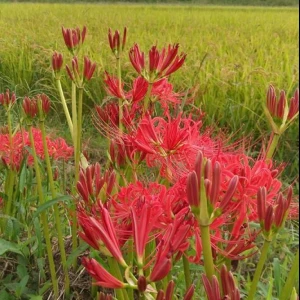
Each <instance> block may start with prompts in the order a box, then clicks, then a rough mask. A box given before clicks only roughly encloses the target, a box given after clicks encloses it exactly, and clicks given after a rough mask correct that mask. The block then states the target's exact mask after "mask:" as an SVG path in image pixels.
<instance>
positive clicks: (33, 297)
mask: <svg viewBox="0 0 300 300" xmlns="http://www.w3.org/2000/svg"><path fill="white" fill-rule="evenodd" d="M27 296H28V297H29V300H43V297H42V296H37V295H27Z"/></svg>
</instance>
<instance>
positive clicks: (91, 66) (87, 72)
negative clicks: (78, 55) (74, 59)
mask: <svg viewBox="0 0 300 300" xmlns="http://www.w3.org/2000/svg"><path fill="white" fill-rule="evenodd" d="M95 69H96V63H92V62H91V60H90V59H89V58H88V57H87V56H85V57H84V67H83V79H84V80H85V81H89V80H91V78H92V77H93V74H94V72H95Z"/></svg>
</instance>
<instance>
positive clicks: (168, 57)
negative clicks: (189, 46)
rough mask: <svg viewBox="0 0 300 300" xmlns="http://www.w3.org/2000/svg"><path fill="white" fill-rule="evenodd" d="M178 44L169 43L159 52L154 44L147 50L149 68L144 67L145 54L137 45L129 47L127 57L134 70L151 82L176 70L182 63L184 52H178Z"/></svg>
mask: <svg viewBox="0 0 300 300" xmlns="http://www.w3.org/2000/svg"><path fill="white" fill-rule="evenodd" d="M178 48H179V44H175V45H169V46H168V48H167V49H166V48H163V49H162V50H161V52H159V51H158V49H157V47H156V46H152V47H151V49H150V50H149V56H148V57H149V69H147V70H146V69H145V55H144V52H141V50H140V48H139V46H138V45H137V44H134V46H133V47H132V48H131V49H130V52H129V58H130V61H131V63H132V65H133V67H134V68H135V70H136V71H137V72H138V73H139V74H140V75H142V76H143V77H144V78H145V79H146V80H147V81H149V82H151V83H153V82H155V81H157V80H159V79H161V78H163V77H167V76H169V75H170V74H172V73H174V72H175V71H177V70H178V69H179V68H180V67H181V66H182V65H183V63H184V61H185V58H186V54H184V53H181V54H180V55H179V54H178Z"/></svg>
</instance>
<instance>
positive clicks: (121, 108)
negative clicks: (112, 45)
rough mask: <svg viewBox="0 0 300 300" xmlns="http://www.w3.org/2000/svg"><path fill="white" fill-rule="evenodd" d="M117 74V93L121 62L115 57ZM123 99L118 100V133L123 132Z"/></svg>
mask: <svg viewBox="0 0 300 300" xmlns="http://www.w3.org/2000/svg"><path fill="white" fill-rule="evenodd" d="M117 74H118V81H119V91H120V92H121V91H122V81H121V80H122V73H121V60H120V57H117ZM122 104H123V99H122V98H119V129H120V132H121V133H122V132H123V124H122V119H123V107H122Z"/></svg>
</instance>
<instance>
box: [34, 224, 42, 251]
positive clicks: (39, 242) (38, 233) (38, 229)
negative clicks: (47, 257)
mask: <svg viewBox="0 0 300 300" xmlns="http://www.w3.org/2000/svg"><path fill="white" fill-rule="evenodd" d="M33 225H34V229H35V235H36V237H37V249H38V253H37V256H38V257H40V256H41V255H42V250H43V243H42V233H41V226H40V222H39V219H38V218H34V220H33ZM34 249H36V248H35V247H34Z"/></svg>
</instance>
